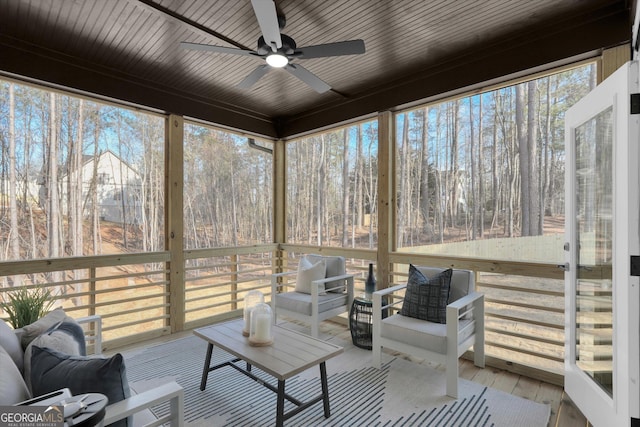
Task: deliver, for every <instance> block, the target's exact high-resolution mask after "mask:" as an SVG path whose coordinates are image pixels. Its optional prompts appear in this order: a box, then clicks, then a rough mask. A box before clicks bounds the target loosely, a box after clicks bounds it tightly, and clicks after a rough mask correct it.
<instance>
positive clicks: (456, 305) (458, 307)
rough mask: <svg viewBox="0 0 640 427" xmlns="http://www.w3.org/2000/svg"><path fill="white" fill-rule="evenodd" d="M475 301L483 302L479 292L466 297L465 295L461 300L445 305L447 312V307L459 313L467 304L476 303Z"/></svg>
mask: <svg viewBox="0 0 640 427" xmlns="http://www.w3.org/2000/svg"><path fill="white" fill-rule="evenodd" d="M477 300H483V302H484V294H481V293H480V292H471V293H469V294H468V295H465V296H463V297H462V298H460V299H458V300H456V301H454V302H452V303H451V304H449V305H447V310H449V307H451V309H452V310H458V311H460V310H461V309H463V308H465V307H466V306H468V305H469V304H472V303H474V302H476V301H477Z"/></svg>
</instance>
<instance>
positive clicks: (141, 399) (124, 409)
mask: <svg viewBox="0 0 640 427" xmlns="http://www.w3.org/2000/svg"><path fill="white" fill-rule="evenodd" d="M163 402H169V414H168V415H166V416H164V417H162V418H160V419H158V420H157V421H156V422H153V423H151V424H148V425H147V426H159V425H163V424H165V423H167V422H170V423H171V424H170V425H171V426H172V427H176V426H180V427H182V426H183V423H184V421H183V419H184V390H183V388H182V387H180V385H178V383H176V382H175V381H172V382H170V383H167V384H163V385H161V386H158V387H155V388H152V389H151V390H147V391H145V392H143V393H140V394H136V395H134V396H131V397H129V398H127V399H124V400H121V401H120V402H116V403H113V404H111V405H109V406H107V409H106V415H105V417H104V425H109V424H112V423H114V422H116V421H120V420H122V419H125V418H127V417H129V416H131V415H133V414H135V413H137V412H140V411H142V410H145V409H150V408H151V407H152V406H155V405H158V404H160V403H163Z"/></svg>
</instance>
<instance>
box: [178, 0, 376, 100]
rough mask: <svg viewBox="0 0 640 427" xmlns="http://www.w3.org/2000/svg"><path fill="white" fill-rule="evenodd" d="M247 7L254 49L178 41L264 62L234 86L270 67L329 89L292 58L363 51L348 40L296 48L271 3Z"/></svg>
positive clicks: (262, 0)
mask: <svg viewBox="0 0 640 427" xmlns="http://www.w3.org/2000/svg"><path fill="white" fill-rule="evenodd" d="M251 5H252V6H253V10H254V12H255V14H256V18H258V24H259V25H260V30H261V31H262V36H261V37H260V38H259V39H258V48H257V49H256V50H248V49H236V48H231V47H223V46H215V45H207V44H199V43H189V42H181V43H180V45H181V46H182V47H183V48H185V49H193V50H205V51H210V52H217V53H229V54H233V55H243V56H253V57H257V58H261V59H264V60H265V61H266V64H263V65H259V66H258V67H257V68H256V69H255V70H253V71H252V72H251V73H249V75H248V76H247V77H245V78H244V79H243V80H242V81H241V82H240V83H238V85H237V86H238V87H239V88H242V89H248V88H250V87H251V86H253V85H254V84H255V83H256V82H257V81H258V80H260V78H261V77H262V76H264V75H265V74H267V73H268V72H269V71H271V69H272V68H284V70H285V71H288V72H289V73H290V74H292V75H293V76H295V77H297V78H298V79H300V80H302V81H303V82H305V83H306V84H307V85H309V86H310V87H311V88H312V89H314V90H315V91H316V92H318V93H323V92H326V91H328V90H329V89H331V86H329V85H328V84H327V83H325V82H324V81H323V80H322V79H320V78H319V77H318V76H316V75H315V74H313V73H312V72H311V71H309V70H307V69H306V68H304V67H303V66H302V65H299V64H297V63H295V64H294V63H291V61H292V60H294V59H310V58H324V57H329V56H342V55H359V54H362V53H364V52H365V48H364V41H363V40H360V39H357V40H348V41H342V42H335V43H327V44H320V45H315V46H307V47H297V46H296V42H295V41H294V40H293V39H292V38H291V37H289V36H287V35H286V34H282V33H280V30H282V29H283V28H284V26H285V23H286V19H285V17H284V15H282V14H280V15H279V14H278V13H277V12H276V5H275V3H274V2H273V0H251Z"/></svg>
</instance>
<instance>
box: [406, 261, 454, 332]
mask: <svg viewBox="0 0 640 427" xmlns="http://www.w3.org/2000/svg"><path fill="white" fill-rule="evenodd" d="M452 273H453V270H451V269H450V268H449V269H447V270H444V271H443V272H441V273H438V274H437V275H436V276H433V277H432V278H427V277H426V276H425V275H424V274H422V273H421V272H420V270H418V269H417V268H415V267H414V266H413V265H409V279H408V280H407V291H406V293H405V296H404V301H403V303H402V309H401V310H400V314H402V315H403V316H408V317H414V318H416V319H422V320H428V321H429V322H436V323H447V302H448V300H449V289H450V288H451V274H452Z"/></svg>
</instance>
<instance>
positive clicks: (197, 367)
mask: <svg viewBox="0 0 640 427" xmlns="http://www.w3.org/2000/svg"><path fill="white" fill-rule="evenodd" d="M331 341H332V342H334V343H336V344H338V345H343V346H344V347H345V352H344V353H343V354H341V355H339V356H337V357H335V358H333V359H330V360H329V361H328V362H327V373H328V383H329V396H330V401H331V417H330V418H328V419H325V418H324V415H323V408H322V404H321V403H318V404H316V405H314V406H312V407H311V408H308V409H307V410H305V411H303V412H301V413H299V414H297V415H295V416H294V417H292V418H291V419H289V420H287V421H285V425H286V426H304V427H307V426H345V427H347V426H348V427H351V426H363V427H368V426H464V427H467V426H505V427H506V426H508V427H511V426H518V427H529V426H531V427H534V426H541V427H544V426H546V425H547V423H548V420H549V415H550V407H549V405H542V404H539V403H536V402H532V401H530V400H526V399H522V398H519V397H516V396H513V395H510V394H507V393H504V392H501V391H498V390H494V389H491V388H487V387H484V386H482V385H479V384H476V383H473V382H470V381H466V380H460V397H459V398H458V399H452V398H450V397H447V396H446V395H445V377H444V374H443V373H442V372H440V371H438V370H435V369H432V368H430V367H428V366H426V365H423V364H416V363H412V362H409V361H406V360H404V359H401V358H396V357H392V356H391V355H386V354H385V355H383V357H384V358H383V362H384V364H383V368H382V369H381V370H378V369H375V368H372V367H371V352H370V351H367V350H362V349H359V348H357V347H354V346H352V345H351V344H350V343H348V342H338V341H340V339H339V338H337V337H332V339H331ZM205 353H206V343H205V342H204V341H203V340H201V339H199V338H197V337H195V336H190V337H186V338H182V339H178V340H175V341H172V342H168V343H164V344H159V345H156V346H152V347H148V348H146V349H144V350H141V351H139V352H136V353H125V354H124V356H125V361H126V362H125V363H126V367H127V376H128V379H129V382H130V384H131V387H132V389H133V390H134V391H137V392H141V391H144V390H146V389H148V388H151V387H154V386H156V385H159V384H161V383H163V382H167V381H171V380H175V381H177V382H178V383H179V384H180V385H181V386H182V387H183V388H184V390H185V423H186V425H188V426H190V427H193V426H233V427H236V426H246V427H253V426H269V425H274V423H275V407H276V394H275V393H274V392H272V391H270V390H268V389H267V388H265V387H262V386H260V385H259V384H257V383H255V382H254V381H253V380H251V379H250V378H248V377H246V376H244V375H242V374H240V373H239V372H237V371H235V370H234V369H233V368H223V369H219V370H216V371H214V372H211V373H210V374H209V380H208V383H207V388H206V390H205V391H200V379H201V375H202V368H203V363H204V357H205ZM229 358H230V355H229V354H227V353H225V352H224V351H222V350H220V349H218V348H215V349H214V352H213V358H212V364H213V363H219V362H222V361H226V360H228V359H229ZM253 372H254V373H255V374H257V375H259V376H261V378H263V379H264V381H269V382H271V383H272V384H275V381H274V379H273V378H272V377H270V376H269V375H267V374H265V373H263V372H260V370H258V369H256V368H254V370H253ZM286 391H287V393H289V394H291V395H292V396H294V397H296V398H298V399H300V400H302V401H305V400H308V399H309V398H310V397H314V396H317V395H318V394H320V392H321V390H320V381H319V369H318V368H314V369H309V370H307V371H305V372H303V373H302V374H300V375H298V376H296V377H294V378H292V379H290V380H288V381H287V383H286ZM288 405H291V406H288ZM292 407H293V405H292V404H291V403H289V402H286V405H285V411H288V410H289V409H291V408H292ZM166 411H167V408H166V407H162V406H160V407H157V408H154V412H155V413H156V415H158V416H160V415H163V414H164V413H165V412H166Z"/></svg>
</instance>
